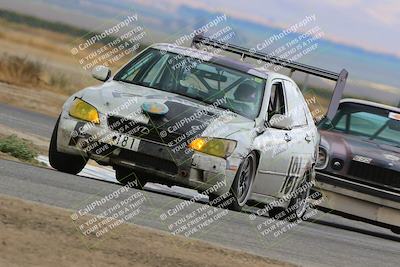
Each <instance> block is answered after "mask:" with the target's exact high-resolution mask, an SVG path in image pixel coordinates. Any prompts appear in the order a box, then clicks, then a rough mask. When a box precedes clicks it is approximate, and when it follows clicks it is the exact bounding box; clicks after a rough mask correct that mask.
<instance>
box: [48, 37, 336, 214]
mask: <svg viewBox="0 0 400 267" xmlns="http://www.w3.org/2000/svg"><path fill="white" fill-rule="evenodd" d="M196 38H197V39H195V40H194V43H195V44H196V45H199V44H200V43H201V44H203V45H211V46H214V47H220V48H222V49H224V50H226V51H229V52H233V53H239V54H242V56H249V57H253V58H258V57H260V56H259V55H256V54H254V53H249V52H247V51H248V50H247V49H244V48H240V47H236V46H232V45H229V44H224V46H221V44H220V43H219V42H217V41H213V40H210V39H207V38H205V37H202V36H198V37H196ZM204 40H207V42H204ZM263 60H267V59H266V58H265V56H263ZM276 60H277V59H275V63H276V62H277V61H276ZM287 64H292V63H287ZM296 64H297V65H295V64H292V65H286V67H290V68H291V69H292V70H298V71H303V72H304V70H305V69H306V70H307V71H308V73H311V74H314V75H318V76H321V77H325V76H323V75H327V74H321V72H319V71H320V70H318V71H317V70H316V69H313V68H312V67H309V66H305V65H300V64H298V63H296ZM304 68H305V69H304ZM93 76H94V77H95V78H96V79H98V80H101V81H104V84H102V85H100V86H95V87H89V88H86V89H83V90H81V91H79V92H77V93H75V94H74V95H72V96H71V97H70V98H69V99H68V100H67V101H66V102H65V104H64V106H63V110H62V113H61V115H60V117H59V119H58V121H57V124H56V125H55V128H54V132H53V135H52V139H51V144H50V151H49V159H50V164H51V166H52V167H54V168H55V169H57V170H60V171H63V172H67V173H72V174H77V173H79V172H80V171H81V170H82V169H83V168H84V166H85V164H86V163H87V160H88V159H93V160H95V161H96V162H98V163H99V164H102V165H111V166H112V167H113V168H114V169H115V171H116V179H117V180H118V181H120V182H121V183H123V184H129V185H131V186H133V187H136V188H141V187H143V186H144V184H145V183H146V182H158V183H162V184H167V185H170V186H172V185H179V186H184V187H189V188H193V189H196V190H198V191H200V192H203V193H205V194H208V195H209V198H210V202H211V204H214V205H219V206H221V203H222V204H223V207H227V208H229V209H233V210H240V209H241V208H242V207H243V206H244V205H245V204H246V203H249V202H252V203H264V204H265V203H270V202H271V201H274V200H275V201H276V200H280V201H277V202H276V203H278V204H277V206H276V207H275V208H280V209H288V208H289V207H292V209H291V210H292V213H293V214H295V216H296V217H301V216H302V215H303V213H304V211H305V206H306V204H305V201H302V200H304V199H306V198H307V196H308V194H309V187H308V188H307V189H306V190H302V191H301V193H299V194H293V193H294V192H296V190H298V189H299V188H301V187H302V186H303V185H305V184H306V183H308V182H311V181H312V179H313V178H314V166H315V162H316V155H318V144H319V135H318V132H317V129H316V127H315V125H314V121H313V118H312V116H311V114H310V111H309V109H308V107H307V104H306V102H305V100H304V98H303V96H302V94H301V92H300V90H299V88H298V87H297V85H296V83H295V82H294V81H293V80H292V79H291V78H289V77H287V76H284V75H281V74H278V73H273V72H267V71H261V70H259V69H256V68H254V67H253V66H251V65H249V64H246V63H244V62H242V61H239V60H237V61H236V60H233V59H230V58H227V57H224V56H216V55H215V53H211V52H205V51H202V50H199V49H196V48H187V47H179V46H174V45H171V44H154V45H152V46H150V47H148V48H147V49H145V50H144V51H142V52H141V53H140V54H138V55H137V56H136V57H135V58H133V59H132V61H130V62H129V63H127V64H126V65H125V66H124V67H123V68H121V69H120V70H119V71H118V72H117V73H116V74H115V75H114V76H111V71H110V70H109V69H108V68H106V67H102V66H99V67H96V68H94V70H93ZM328 78H329V77H328ZM337 78H338V77H336V76H335V79H337ZM296 205H297V206H296ZM293 207H295V208H293Z"/></svg>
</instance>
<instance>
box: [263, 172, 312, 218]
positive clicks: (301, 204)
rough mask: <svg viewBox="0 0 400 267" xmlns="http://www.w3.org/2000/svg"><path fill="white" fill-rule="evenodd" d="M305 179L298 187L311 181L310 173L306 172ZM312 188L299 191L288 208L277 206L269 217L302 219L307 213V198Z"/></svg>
mask: <svg viewBox="0 0 400 267" xmlns="http://www.w3.org/2000/svg"><path fill="white" fill-rule="evenodd" d="M304 176H305V177H304V179H303V182H302V184H301V185H300V186H299V187H298V188H297V189H296V190H299V189H300V188H302V186H305V185H307V183H308V182H309V178H310V174H309V172H306V173H305V174H304ZM310 191H311V188H310V187H308V188H305V189H304V190H303V191H300V190H299V192H298V194H296V195H295V196H294V197H293V198H292V199H291V200H290V202H289V205H288V207H287V208H286V209H284V208H281V207H275V208H273V209H271V210H270V211H269V217H271V218H274V219H277V220H281V219H287V220H288V221H289V222H295V221H297V220H302V219H303V216H304V215H305V214H306V212H307V210H308V208H309V205H308V201H307V199H308V198H309V196H310Z"/></svg>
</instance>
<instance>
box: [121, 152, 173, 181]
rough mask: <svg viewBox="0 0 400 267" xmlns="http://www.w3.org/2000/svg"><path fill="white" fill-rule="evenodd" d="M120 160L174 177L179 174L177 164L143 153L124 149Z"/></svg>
mask: <svg viewBox="0 0 400 267" xmlns="http://www.w3.org/2000/svg"><path fill="white" fill-rule="evenodd" d="M119 158H121V159H125V160H128V161H131V162H134V163H135V164H137V165H139V166H142V167H145V168H151V169H154V170H157V171H163V172H166V173H170V174H174V175H175V174H177V173H178V166H177V165H176V164H175V162H173V161H170V160H166V159H161V158H157V157H153V156H150V155H146V154H143V153H138V152H133V151H130V150H126V149H122V150H121V153H120V154H119Z"/></svg>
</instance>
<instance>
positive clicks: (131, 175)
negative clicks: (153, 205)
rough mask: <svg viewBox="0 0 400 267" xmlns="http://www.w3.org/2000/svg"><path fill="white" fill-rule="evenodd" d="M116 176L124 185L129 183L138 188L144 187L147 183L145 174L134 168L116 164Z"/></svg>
mask: <svg viewBox="0 0 400 267" xmlns="http://www.w3.org/2000/svg"><path fill="white" fill-rule="evenodd" d="M114 169H115V178H116V179H117V181H118V182H120V183H121V184H123V185H129V186H130V187H133V188H136V189H142V188H143V187H144V185H145V184H146V180H145V179H144V178H143V174H142V173H139V172H136V171H134V170H132V169H129V168H125V167H121V166H115V167H114Z"/></svg>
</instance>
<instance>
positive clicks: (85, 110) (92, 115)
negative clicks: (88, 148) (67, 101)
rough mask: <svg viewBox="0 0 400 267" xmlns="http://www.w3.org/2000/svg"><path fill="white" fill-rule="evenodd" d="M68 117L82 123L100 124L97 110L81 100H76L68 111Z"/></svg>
mask: <svg viewBox="0 0 400 267" xmlns="http://www.w3.org/2000/svg"><path fill="white" fill-rule="evenodd" d="M69 115H71V116H72V117H75V118H77V119H81V120H84V121H90V122H93V123H100V118H99V113H98V112H97V109H96V108H95V107H93V106H92V105H90V104H89V103H86V102H85V101H83V100H82V99H79V98H76V99H75V100H74V102H73V103H72V105H71V107H70V109H69Z"/></svg>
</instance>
